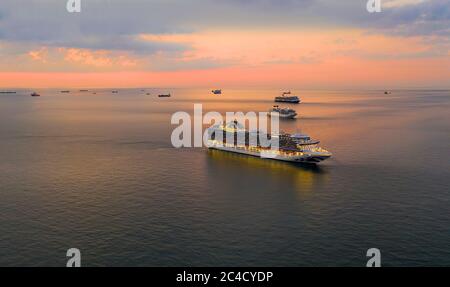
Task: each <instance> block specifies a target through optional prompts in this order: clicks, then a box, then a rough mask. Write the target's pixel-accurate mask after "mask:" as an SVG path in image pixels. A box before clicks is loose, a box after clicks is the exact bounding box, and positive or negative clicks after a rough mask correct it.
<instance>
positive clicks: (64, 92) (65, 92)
mask: <svg viewBox="0 0 450 287" xmlns="http://www.w3.org/2000/svg"><path fill="white" fill-rule="evenodd" d="M61 93H63V94H67V93H70V91H61Z"/></svg>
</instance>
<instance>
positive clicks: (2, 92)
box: [0, 91, 16, 94]
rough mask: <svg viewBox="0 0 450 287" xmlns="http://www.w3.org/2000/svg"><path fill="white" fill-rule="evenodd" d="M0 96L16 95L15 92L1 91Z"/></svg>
mask: <svg viewBox="0 0 450 287" xmlns="http://www.w3.org/2000/svg"><path fill="white" fill-rule="evenodd" d="M0 94H16V92H15V91H0Z"/></svg>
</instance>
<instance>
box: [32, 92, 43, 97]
mask: <svg viewBox="0 0 450 287" xmlns="http://www.w3.org/2000/svg"><path fill="white" fill-rule="evenodd" d="M31 96H32V97H40V96H41V95H39V94H38V93H36V92H32V93H31Z"/></svg>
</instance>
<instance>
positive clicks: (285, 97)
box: [275, 91, 300, 104]
mask: <svg viewBox="0 0 450 287" xmlns="http://www.w3.org/2000/svg"><path fill="white" fill-rule="evenodd" d="M289 95H291V91H289V92H283V93H282V94H281V96H279V97H275V102H280V103H292V104H298V103H300V99H299V98H298V97H297V96H289Z"/></svg>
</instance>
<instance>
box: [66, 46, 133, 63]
mask: <svg viewBox="0 0 450 287" xmlns="http://www.w3.org/2000/svg"><path fill="white" fill-rule="evenodd" d="M59 51H60V52H62V53H64V54H65V55H64V60H65V61H68V62H72V63H77V64H83V65H88V66H94V67H111V66H115V65H119V66H123V67H131V66H136V65H137V62H136V61H135V60H133V59H131V58H129V57H127V56H124V55H120V56H111V52H110V51H106V50H94V51H92V50H88V49H75V48H69V49H66V48H60V49H59Z"/></svg>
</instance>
